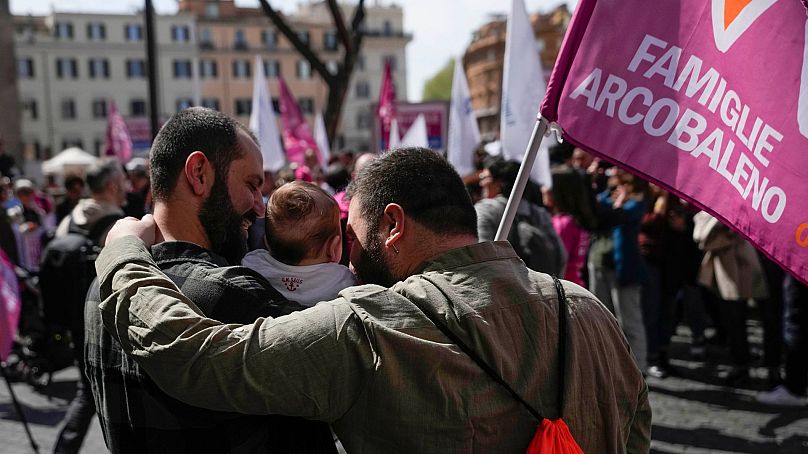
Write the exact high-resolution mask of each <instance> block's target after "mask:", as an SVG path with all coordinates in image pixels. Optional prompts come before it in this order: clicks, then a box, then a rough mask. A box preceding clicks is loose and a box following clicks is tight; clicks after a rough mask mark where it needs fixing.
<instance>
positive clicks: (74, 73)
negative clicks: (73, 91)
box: [56, 58, 79, 79]
mask: <svg viewBox="0 0 808 454" xmlns="http://www.w3.org/2000/svg"><path fill="white" fill-rule="evenodd" d="M78 77H79V64H78V62H77V61H76V59H75V58H57V59H56V78H58V79H78Z"/></svg>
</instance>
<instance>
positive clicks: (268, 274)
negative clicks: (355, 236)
mask: <svg viewBox="0 0 808 454" xmlns="http://www.w3.org/2000/svg"><path fill="white" fill-rule="evenodd" d="M265 239H266V244H267V247H268V248H269V250H268V251H267V250H265V249H257V250H254V251H252V252H250V253H249V254H247V255H246V256H245V257H244V259H243V260H242V262H241V264H242V265H243V266H245V267H248V268H251V269H253V270H255V271H257V272H258V273H260V274H261V275H262V276H264V277H265V278H266V279H267V280H268V281H269V282H270V284H272V286H273V287H275V288H276V289H278V291H279V292H281V294H283V296H285V297H286V298H287V299H289V300H291V301H296V302H298V303H300V304H302V305H304V306H314V305H315V304H316V303H318V302H320V301H329V300H332V299H334V298H336V297H337V294H338V293H339V292H340V291H341V290H342V289H344V288H347V287H350V286H352V285H355V284H356V279H355V277H354V275H353V273H352V272H351V271H350V270H349V269H348V268H347V267H345V266H343V265H340V264H339V261H340V259H341V258H342V230H341V228H340V218H339V206H338V205H337V202H336V200H334V197H332V196H331V195H329V194H328V193H327V192H325V191H324V190H323V189H321V188H320V187H318V186H317V185H314V184H311V183H306V182H303V181H294V182H291V183H287V184H285V185H283V186H281V187H280V188H278V189H277V190H276V191H275V192H273V193H272V196H271V197H270V198H269V202H268V203H267V212H266V234H265Z"/></svg>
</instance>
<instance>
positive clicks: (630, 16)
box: [541, 0, 808, 281]
mask: <svg viewBox="0 0 808 454" xmlns="http://www.w3.org/2000/svg"><path fill="white" fill-rule="evenodd" d="M807 19H808V18H806V14H805V8H804V7H803V4H802V3H801V2H797V1H778V0H679V1H675V2H674V1H663V2H659V1H657V2H648V1H647V0H580V1H579V2H578V7H577V9H576V11H575V14H574V16H573V19H572V21H571V23H570V26H569V30H568V31H567V36H566V37H565V39H564V44H563V45H562V49H561V53H560V55H559V58H558V62H557V64H556V66H555V68H554V70H553V74H552V77H551V79H550V84H549V87H548V89H547V95H546V97H545V99H544V103H543V105H542V107H541V114H542V116H544V117H545V118H546V119H547V120H549V121H551V122H557V123H558V125H559V126H560V127H561V129H562V130H563V136H564V139H565V140H569V141H570V142H572V143H574V144H576V145H578V146H581V147H582V148H585V149H587V150H589V151H592V152H594V153H595V154H598V155H600V156H603V157H605V158H607V159H609V160H610V161H614V162H617V163H620V164H621V165H622V166H624V167H627V168H629V169H630V170H632V171H633V172H635V173H638V174H640V175H644V176H645V177H647V178H648V179H650V180H653V181H655V182H657V183H659V184H660V185H661V186H663V187H666V188H668V189H671V190H673V191H674V192H676V193H678V194H680V195H681V196H682V197H684V198H686V199H688V200H690V201H692V202H694V203H695V204H696V205H698V206H700V207H702V208H703V209H705V210H706V211H708V212H710V213H711V214H713V215H715V216H716V217H717V218H719V219H720V220H721V221H722V222H724V223H725V224H727V225H730V226H732V227H733V228H734V229H735V230H737V231H738V232H739V233H740V234H741V235H743V236H744V237H746V238H748V239H749V240H750V241H752V242H753V243H754V244H756V245H757V246H758V247H759V248H760V249H761V250H763V251H764V252H765V253H766V254H767V255H769V257H771V258H772V259H773V260H775V261H776V262H778V263H779V264H780V265H782V266H783V267H785V268H786V269H788V270H790V271H791V272H792V273H793V274H794V275H795V276H797V277H799V278H800V279H801V280H803V281H808V210H806V208H805V207H806V206H807V205H806V202H805V200H804V197H805V195H806V194H808V171H806V168H808V166H806V156H808V155H806V153H807V151H806V150H808V45H806V43H808V39H807V38H808V22H807ZM774 31H776V32H774Z"/></svg>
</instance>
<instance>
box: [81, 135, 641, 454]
mask: <svg viewBox="0 0 808 454" xmlns="http://www.w3.org/2000/svg"><path fill="white" fill-rule="evenodd" d="M349 194H350V196H351V202H350V208H349V218H348V228H347V232H346V233H347V234H348V235H349V236H350V237H351V238H352V240H353V242H352V247H351V252H350V259H351V263H352V266H353V268H354V270H355V272H356V274H357V276H358V277H359V279H360V280H361V281H362V282H363V283H364V284H365V285H362V286H359V287H351V288H348V289H346V290H344V291H342V292H341V293H340V297H339V298H337V299H335V300H333V301H329V302H322V303H319V304H318V305H316V306H315V307H312V308H310V309H307V310H305V311H301V312H297V313H294V314H290V315H288V316H283V317H278V318H274V319H272V318H267V319H259V320H257V321H256V322H255V323H253V324H251V325H246V326H238V325H232V324H231V325H223V324H221V323H219V322H217V321H215V320H210V319H206V318H204V317H203V316H202V315H201V312H200V311H199V310H198V309H197V308H196V307H195V306H194V304H193V302H192V301H190V300H189V299H188V298H187V297H185V296H184V295H183V294H182V293H181V292H180V291H179V290H178V289H177V287H176V286H175V285H174V284H173V283H172V281H171V280H169V279H167V278H166V277H165V276H163V275H162V274H161V273H160V271H159V269H158V268H157V267H156V266H155V265H154V263H153V261H152V260H151V257H150V256H149V254H148V249H147V248H146V245H144V241H145V243H146V244H150V243H152V242H153V241H154V238H155V236H157V237H159V235H156V232H155V228H154V223H153V221H151V220H150V219H149V218H148V217H146V218H145V219H144V220H143V221H135V220H132V219H129V220H125V221H121V222H119V223H118V224H117V225H116V226H115V227H114V228H113V230H112V232H110V238H111V241H109V242H108V246H107V247H106V248H105V249H104V252H103V253H102V255H101V256H100V257H99V259H98V261H97V262H96V266H97V268H98V273H99V276H100V279H101V285H102V287H101V291H102V298H104V300H103V302H102V303H101V305H100V310H101V312H102V317H103V319H104V325H105V327H106V328H107V329H108V330H109V331H110V333H111V334H112V336H113V337H115V338H117V339H119V340H120V342H121V345H122V347H123V349H124V350H125V351H126V352H127V353H128V354H130V355H132V356H133V357H134V358H135V359H136V360H137V361H138V363H139V364H140V365H141V366H142V367H144V368H145V369H146V371H147V372H148V373H149V376H150V377H151V378H152V379H153V380H154V381H155V382H156V383H157V384H158V386H160V387H161V388H162V389H163V390H164V391H166V392H167V393H169V394H171V395H173V396H174V397H176V398H178V399H180V400H182V401H185V402H188V403H190V404H192V405H198V406H202V407H207V408H211V409H216V410H229V411H237V412H241V413H252V414H284V415H292V416H301V417H304V418H309V419H315V420H321V421H326V422H328V423H330V424H332V425H333V427H334V430H335V431H336V433H337V435H338V436H339V438H340V440H342V442H343V445H344V446H345V448H346V450H347V451H348V452H352V453H353V452H356V453H379V452H406V453H413V452H419V453H466V452H503V453H505V452H508V453H516V452H524V451H525V449H526V448H527V445H528V443H529V442H530V440H531V438H532V437H533V434H534V432H535V430H536V425H537V421H536V419H534V417H533V416H532V415H531V413H530V412H528V411H527V410H526V408H525V407H524V406H523V405H522V404H521V403H519V402H518V401H517V400H515V399H514V398H513V397H512V396H511V394H509V393H508V391H506V389H505V388H504V387H503V386H502V385H500V384H499V383H497V382H496V381H494V380H493V379H492V378H491V376H489V374H488V373H486V372H485V371H483V369H482V368H481V367H480V366H479V365H478V363H477V362H475V361H474V360H472V359H471V357H470V356H468V355H467V354H466V353H464V352H463V350H461V349H460V348H459V347H458V346H457V344H456V343H455V342H453V341H451V340H450V339H449V337H447V334H444V331H442V330H441V329H440V328H439V327H438V326H437V325H436V323H435V322H437V323H439V324H442V325H445V326H444V328H446V329H448V330H449V331H450V332H451V334H453V336H452V337H453V338H455V339H459V340H461V341H462V342H463V343H465V344H466V345H467V346H469V347H470V348H471V349H472V350H473V351H474V353H476V355H477V356H479V357H480V358H481V359H482V360H483V361H484V362H485V363H487V364H488V365H489V366H490V367H491V368H492V369H493V370H494V371H495V372H496V373H497V374H498V375H499V376H500V377H501V378H502V380H504V381H505V382H506V383H508V384H509V386H510V387H511V388H512V389H513V390H515V391H516V393H518V394H519V396H521V398H522V399H523V400H525V401H526V402H527V403H529V404H530V406H531V407H532V408H534V409H536V410H537V411H538V412H539V413H540V414H542V415H543V416H545V417H547V418H556V417H558V416H559V415H560V414H561V413H562V411H561V409H560V408H557V405H556V402H557V395H558V391H557V389H558V387H559V386H558V385H559V373H558V362H559V360H563V361H565V363H566V368H565V370H566V374H565V379H564V383H563V384H562V389H563V390H564V394H565V396H566V397H565V400H564V405H563V406H564V408H563V415H564V420H565V421H566V422H567V424H568V425H569V427H570V430H571V432H572V435H573V437H574V438H575V439H576V441H577V442H578V444H579V445H580V446H581V448H582V449H583V451H584V452H587V453H597V452H603V453H622V452H630V453H640V452H648V450H649V447H650V427H651V410H650V407H649V404H648V388H647V386H646V384H645V382H644V380H643V377H642V375H641V373H640V370H639V369H638V368H637V366H636V364H635V362H634V360H633V359H632V356H631V353H630V351H629V347H628V344H627V342H626V340H625V337H624V336H623V334H622V332H621V330H620V327H619V326H618V324H617V321H616V320H615V319H614V317H613V316H612V315H611V314H610V313H609V311H608V310H606V309H605V308H604V307H603V305H602V304H601V303H600V302H598V301H597V300H596V299H595V298H594V297H593V296H592V295H591V294H590V293H589V292H587V291H586V290H584V289H583V288H581V287H578V286H577V285H575V284H572V283H569V282H564V284H563V287H564V290H565V291H566V297H567V317H566V318H567V319H568V323H567V336H568V337H567V342H568V345H567V349H566V350H567V354H566V356H565V357H563V358H560V355H559V349H558V344H559V337H558V336H559V333H558V331H559V330H558V328H557V327H558V313H559V311H558V304H559V301H558V297H557V293H556V288H555V285H554V282H553V280H552V279H551V277H550V276H548V275H546V274H541V273H537V272H534V271H531V270H529V269H528V268H526V267H525V265H524V263H523V262H522V261H521V260H520V259H519V258H518V257H517V255H516V254H515V253H514V251H513V249H512V248H511V247H510V245H509V244H508V243H507V242H483V243H478V242H477V223H476V214H475V211H474V207H473V205H472V202H471V199H470V198H469V196H468V194H467V193H466V191H465V188H464V186H463V182H462V180H461V179H460V177H459V176H458V175H457V173H456V172H455V171H454V170H453V169H452V167H451V165H450V164H449V163H448V162H447V161H446V160H445V159H443V158H442V157H441V156H440V155H438V154H437V153H435V152H433V151H430V150H426V149H421V148H406V149H398V150H393V151H390V152H388V153H386V154H385V155H383V156H381V157H379V159H377V160H375V161H374V162H373V163H371V164H369V165H368V166H367V167H366V168H365V169H364V170H363V171H362V172H361V173H360V174H359V175H357V177H356V179H355V180H354V181H353V182H352V185H351V187H350V189H349ZM133 235H134V236H133ZM135 236H138V237H140V239H139V238H136V237H135Z"/></svg>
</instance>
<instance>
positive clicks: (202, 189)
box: [185, 151, 213, 196]
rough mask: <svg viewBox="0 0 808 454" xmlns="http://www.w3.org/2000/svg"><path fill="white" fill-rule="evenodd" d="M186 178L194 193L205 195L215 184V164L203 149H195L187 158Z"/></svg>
mask: <svg viewBox="0 0 808 454" xmlns="http://www.w3.org/2000/svg"><path fill="white" fill-rule="evenodd" d="M185 179H186V180H187V181H188V185H189V186H190V187H191V191H193V193H194V195H197V196H204V195H205V194H206V193H207V192H208V190H209V188H210V187H212V186H213V166H212V165H211V162H210V161H209V160H208V157H207V156H205V153H202V152H201V151H194V152H193V153H191V154H190V155H189V156H188V159H186V160H185Z"/></svg>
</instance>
